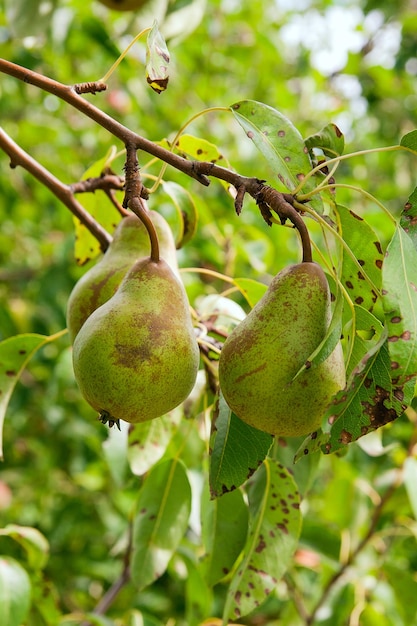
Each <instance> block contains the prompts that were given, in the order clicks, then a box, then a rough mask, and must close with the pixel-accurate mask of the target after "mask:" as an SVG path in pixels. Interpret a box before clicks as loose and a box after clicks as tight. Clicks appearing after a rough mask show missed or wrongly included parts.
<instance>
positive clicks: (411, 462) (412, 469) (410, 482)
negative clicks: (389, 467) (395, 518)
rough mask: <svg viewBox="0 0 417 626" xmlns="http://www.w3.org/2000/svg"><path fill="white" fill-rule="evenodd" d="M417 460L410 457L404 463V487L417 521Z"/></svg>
mask: <svg viewBox="0 0 417 626" xmlns="http://www.w3.org/2000/svg"><path fill="white" fill-rule="evenodd" d="M416 485H417V459H415V458H413V457H411V456H409V457H408V458H407V459H406V460H405V462H404V486H405V488H406V491H407V495H408V499H409V501H410V504H411V508H412V511H413V515H414V518H415V519H416V520H417V490H416Z"/></svg>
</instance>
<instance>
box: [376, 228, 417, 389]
mask: <svg viewBox="0 0 417 626" xmlns="http://www.w3.org/2000/svg"><path fill="white" fill-rule="evenodd" d="M382 294H383V297H382V304H383V307H384V312H385V320H386V325H387V328H388V346H389V355H390V358H391V377H392V379H393V383H394V384H395V385H396V386H399V387H401V386H402V385H404V384H405V383H406V382H407V381H409V380H411V379H412V378H413V377H415V376H416V375H417V250H416V249H415V248H414V246H413V243H412V241H411V239H410V237H409V236H408V235H407V233H405V232H404V230H403V229H402V228H401V227H398V228H397V230H396V232H395V234H394V237H393V238H392V240H391V242H390V244H389V245H388V249H387V252H386V258H385V261H384V267H383V291H382Z"/></svg>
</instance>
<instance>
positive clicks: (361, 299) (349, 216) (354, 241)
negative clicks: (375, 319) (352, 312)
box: [337, 205, 384, 312]
mask: <svg viewBox="0 0 417 626" xmlns="http://www.w3.org/2000/svg"><path fill="white" fill-rule="evenodd" d="M337 212H338V215H339V219H340V225H341V230H342V232H341V235H342V237H343V239H344V241H345V243H346V244H347V246H349V248H350V250H351V253H352V254H353V256H354V258H355V259H356V262H355V261H354V260H353V258H352V257H351V256H350V255H349V253H348V251H347V250H345V249H344V250H343V266H342V276H341V280H342V283H343V285H344V286H345V287H346V290H347V292H348V294H349V296H350V298H351V300H352V302H353V304H357V305H358V306H362V307H364V308H365V309H367V310H368V311H373V312H375V311H380V309H381V305H380V303H379V302H378V291H379V290H380V289H381V282H382V272H381V269H382V264H383V259H384V255H383V252H382V248H381V244H380V242H379V240H378V237H377V235H376V233H375V232H374V230H373V229H372V228H371V227H370V226H369V224H368V223H367V222H366V221H365V220H364V219H363V218H362V217H360V216H359V215H356V213H354V212H353V211H350V210H349V209H347V208H346V207H344V206H342V205H338V206H337ZM367 279H369V280H367ZM370 283H371V284H370Z"/></svg>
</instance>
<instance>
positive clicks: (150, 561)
mask: <svg viewBox="0 0 417 626" xmlns="http://www.w3.org/2000/svg"><path fill="white" fill-rule="evenodd" d="M190 512H191V488H190V484H189V482H188V478H187V474H186V472H185V469H184V466H183V465H182V463H181V462H180V461H178V460H177V459H170V460H168V461H163V462H161V463H159V464H158V465H156V466H155V467H154V468H153V469H152V470H151V471H150V472H149V474H148V476H147V477H146V479H145V482H144V484H143V486H142V488H141V490H140V492H139V496H138V501H137V507H136V514H135V519H134V523H133V551H132V565H131V572H132V580H133V582H134V584H135V585H136V587H137V590H138V591H140V590H141V589H143V588H144V587H146V586H147V585H150V584H151V583H152V582H153V581H154V580H156V579H157V578H159V577H160V576H162V574H163V573H164V572H165V570H166V568H167V566H168V563H169V561H170V559H171V557H172V555H173V553H174V552H175V551H176V549H177V547H178V545H179V543H180V541H181V539H182V538H183V536H184V534H185V532H186V530H187V526H188V519H189V516H190Z"/></svg>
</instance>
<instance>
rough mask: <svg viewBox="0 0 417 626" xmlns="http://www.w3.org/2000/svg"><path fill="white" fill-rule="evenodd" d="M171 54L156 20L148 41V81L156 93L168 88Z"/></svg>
mask: <svg viewBox="0 0 417 626" xmlns="http://www.w3.org/2000/svg"><path fill="white" fill-rule="evenodd" d="M168 65H169V52H168V48H167V45H166V42H165V39H164V37H163V35H162V34H161V31H160V30H159V27H158V22H157V21H156V20H154V23H153V25H152V29H151V30H150V31H149V34H148V37H147V41H146V80H147V81H148V83H149V85H150V86H151V87H152V89H153V90H154V91H156V92H157V93H161V92H162V91H165V89H166V88H167V86H168V81H169V76H168Z"/></svg>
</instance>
